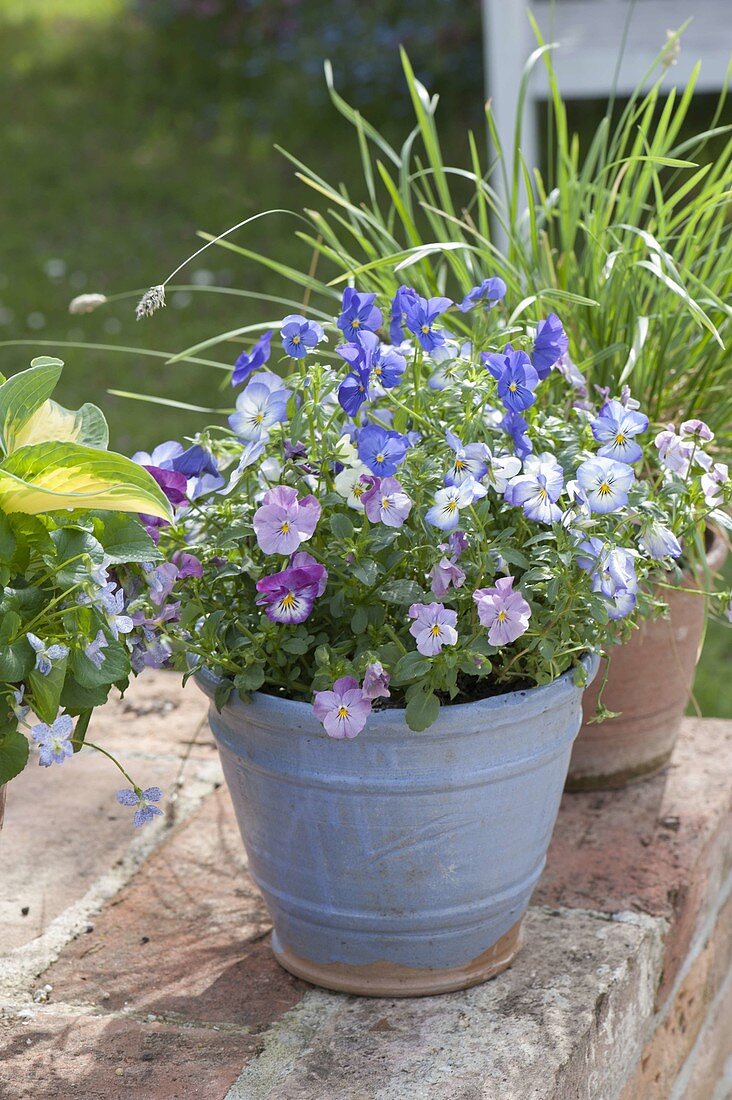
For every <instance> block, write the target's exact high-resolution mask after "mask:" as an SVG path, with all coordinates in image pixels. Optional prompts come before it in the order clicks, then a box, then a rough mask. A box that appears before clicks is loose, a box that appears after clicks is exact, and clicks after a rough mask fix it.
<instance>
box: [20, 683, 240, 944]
mask: <svg viewBox="0 0 732 1100" xmlns="http://www.w3.org/2000/svg"><path fill="white" fill-rule="evenodd" d="M206 712H207V707H206V702H205V700H204V697H203V696H202V695H201V693H200V692H199V691H198V690H197V689H196V688H195V687H193V686H192V685H191V686H189V687H188V688H186V689H185V691H183V689H182V688H181V685H180V677H179V676H176V675H175V674H174V673H165V672H150V673H149V674H148V675H147V676H145V677H144V678H141V679H139V680H136V681H134V682H133V684H132V686H131V687H130V689H129V691H128V693H127V695H126V697H125V698H124V699H121V698H118V697H113V698H112V699H110V701H109V702H108V703H107V705H106V706H105V707H102V708H100V709H99V710H98V711H97V712H96V713H95V715H94V717H93V719H92V724H91V726H90V729H89V734H88V736H89V739H90V740H91V741H94V742H96V743H98V744H100V745H101V746H102V747H103V748H105V749H107V750H109V751H111V752H114V753H116V754H118V756H119V758H120V762H121V763H122V764H123V765H124V766H125V767H126V768H127V770H128V771H129V772H130V774H131V775H132V776H133V778H134V779H135V780H136V781H137V782H139V783H140V785H141V786H143V787H147V786H159V787H161V788H162V789H163V791H164V792H165V794H166V803H165V809H166V812H167V820H168V823H171V822H172V820H173V819H174V815H173V813H172V811H173V807H174V806H175V804H176V803H175V799H176V796H177V790H178V785H179V784H180V783H181V782H184V783H186V784H192V783H195V781H196V777H197V776H198V777H199V778H200V776H201V775H202V774H203V773H204V772H205V773H206V774H207V775H208V776H209V779H210V781H211V782H217V781H220V779H221V774H220V768H219V765H218V758H217V755H216V750H215V747H214V746H213V742H212V739H211V737H210V734H209V731H208V727H207V723H206ZM127 785H128V784H127V783H126V781H125V780H124V777H122V776H121V775H120V773H119V771H118V770H117V769H116V768H115V766H114V765H113V764H112V763H111V761H109V760H107V759H106V758H105V757H104V756H102V755H101V754H100V753H97V752H95V751H94V750H93V749H84V750H83V751H82V752H80V753H78V754H76V755H75V756H74V757H72V758H71V759H70V760H67V761H65V763H64V764H63V765H62V766H60V767H53V768H40V767H38V765H37V763H36V761H35V759H34V758H33V757H32V758H31V761H30V763H29V765H28V767H27V768H26V769H25V771H24V772H23V773H22V774H21V775H20V776H18V778H17V779H16V780H14V781H13V783H12V784H11V786H10V787H9V790H8V799H7V807H6V813H5V825H4V828H3V832H2V834H1V835H0V845H1V848H0V851H1V852H2V892H1V893H0V930H1V936H0V944H1V946H0V955H5V954H6V953H7V952H8V951H10V950H12V949H14V948H17V947H20V946H21V945H23V944H26V943H28V942H29V941H31V940H32V939H33V938H35V937H37V936H39V935H41V933H42V932H43V931H44V930H45V929H46V928H47V927H48V925H49V924H50V923H51V922H52V921H53V920H54V919H55V918H56V917H57V916H58V915H59V914H60V913H61V912H63V910H65V909H66V908H67V907H68V906H70V905H71V904H72V903H73V902H74V901H75V900H76V899H78V898H79V897H80V896H82V895H83V894H85V893H86V891H87V890H88V889H89V888H90V886H91V885H92V884H93V883H94V881H95V880H96V879H97V878H98V877H99V876H100V875H102V874H103V873H104V871H105V870H106V869H107V868H108V867H110V866H113V865H114V864H116V863H117V862H118V861H119V860H121V859H122V857H123V855H124V854H125V853H126V852H127V851H128V849H129V847H130V845H131V844H132V843H133V842H134V841H135V839H136V830H135V829H134V827H133V825H132V817H131V814H130V811H129V809H126V808H125V807H123V806H120V805H119V804H118V803H117V801H116V798H115V794H116V791H117V790H118V789H119V788H120V787H122V786H127ZM171 795H172V801H171V797H170V796H171ZM79 838H83V843H79Z"/></svg>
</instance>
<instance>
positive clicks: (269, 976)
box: [40, 788, 306, 1028]
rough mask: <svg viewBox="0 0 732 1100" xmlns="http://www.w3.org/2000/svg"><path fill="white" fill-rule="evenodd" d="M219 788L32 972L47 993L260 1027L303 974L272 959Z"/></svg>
mask: <svg viewBox="0 0 732 1100" xmlns="http://www.w3.org/2000/svg"><path fill="white" fill-rule="evenodd" d="M246 867H247V865H246V856H245V852H244V847H243V845H242V843H241V838H240V836H239V831H238V828H237V826H236V821H235V818H234V812H233V809H232V806H231V800H230V799H229V796H228V792H227V791H226V790H225V789H223V788H222V789H221V790H219V791H217V792H215V794H213V795H212V796H211V797H210V798H208V799H207V800H206V802H205V803H204V805H203V806H202V807H201V808H200V810H198V811H197V812H196V813H195V814H193V815H192V816H191V817H190V818H189V819H188V820H187V821H186V822H185V823H184V824H183V825H181V826H179V827H178V828H177V829H176V830H174V831H173V833H172V834H171V835H170V836H169V837H168V838H167V839H166V841H165V842H164V843H163V844H162V845H161V846H160V847H159V848H158V849H157V851H156V852H155V853H154V854H153V855H152V856H151V857H150V858H149V859H148V860H147V862H146V863H145V864H144V865H143V867H142V868H141V869H140V870H139V871H138V873H137V874H136V875H135V877H134V878H133V879H132V881H131V882H130V883H129V884H128V885H127V886H126V887H125V888H124V889H123V890H122V891H121V892H120V893H119V894H118V896H117V897H116V898H115V899H114V900H113V902H112V903H111V904H109V905H108V906H107V907H106V908H105V910H104V911H103V912H102V913H101V914H100V916H99V917H98V918H97V919H96V920H95V921H94V927H93V930H92V931H91V932H90V933H89V934H88V935H82V936H79V937H77V939H76V940H75V941H74V942H72V943H70V944H69V945H68V947H67V948H66V950H65V951H64V952H63V955H62V957H61V958H60V959H59V960H58V961H57V962H56V963H55V964H54V965H53V966H51V968H50V969H49V970H48V971H47V972H46V973H45V974H44V975H43V976H42V977H41V979H40V984H50V985H51V986H52V987H53V999H54V1000H59V1001H62V1002H64V1003H66V1004H70V1005H76V1006H85V1007H87V1008H90V1009H93V1010H103V1011H117V1010H125V1011H132V1012H135V1013H154V1014H155V1015H158V1016H164V1017H165V1018H166V1019H171V1020H172V1019H175V1020H178V1021H180V1022H182V1023H184V1024H186V1026H187V1025H190V1024H196V1023H206V1024H231V1025H235V1026H237V1027H247V1028H260V1027H261V1026H262V1021H263V1020H264V1021H268V1020H270V1019H272V1018H276V1017H277V1016H279V1015H281V1014H282V1013H283V1012H285V1011H286V1010H287V1009H289V1008H290V1007H291V1006H292V1005H293V1004H295V1003H296V1002H297V1001H298V1000H299V999H300V998H301V997H302V996H303V993H304V991H305V989H306V986H305V983H303V982H299V981H297V980H296V979H295V978H292V977H291V976H290V975H289V974H287V973H286V972H285V971H284V970H282V969H281V967H280V966H279V965H278V964H277V963H276V962H275V960H274V957H273V956H272V953H271V951H270V949H269V943H268V942H267V941H266V937H267V936H268V933H269V931H270V927H271V925H270V922H269V917H268V915H267V912H266V910H265V908H264V904H263V902H262V899H261V896H260V894H259V892H258V891H257V890H256V888H255V887H254V885H253V884H252V881H251V879H250V878H249V876H248V875H247V870H246Z"/></svg>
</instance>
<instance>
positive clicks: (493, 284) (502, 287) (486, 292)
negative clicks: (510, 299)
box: [458, 277, 506, 313]
mask: <svg viewBox="0 0 732 1100" xmlns="http://www.w3.org/2000/svg"><path fill="white" fill-rule="evenodd" d="M505 297H506V284H505V283H504V281H503V279H499V278H497V277H496V278H494V279H484V280H483V282H482V283H479V284H478V286H474V287H473V289H472V290H469V291H468V293H467V294H466V295H465V297H464V298H463V300H462V302H461V303H460V305H459V307H458V308H459V309H460V311H461V312H462V313H467V312H468V310H469V309H472V308H473V307H474V306H476V305H477V304H478V302H485V304H486V305H487V306H488V308H489V309H491V308H492V307H493V306H494V305H495V304H496V302H500V301H501V299H502V298H505Z"/></svg>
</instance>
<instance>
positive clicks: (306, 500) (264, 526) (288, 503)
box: [252, 485, 320, 554]
mask: <svg viewBox="0 0 732 1100" xmlns="http://www.w3.org/2000/svg"><path fill="white" fill-rule="evenodd" d="M319 519H320V504H319V503H318V501H317V500H316V499H315V497H314V496H306V497H302V498H300V499H298V496H297V490H296V489H292V488H291V487H290V486H289V485H277V486H275V488H274V489H268V490H267V492H266V493H265V494H264V497H263V500H262V504H261V506H260V507H259V508H257V510H256V512H255V513H254V519H253V521H252V522H253V525H254V531H255V533H256V536H257V542H258V543H259V548H260V550H261V551H262V552H263V553H265V554H292V553H293V551H295V550H297V548H298V546H299V545H300V543H301V542H305V541H306V539H309V538H311V536H312V534H313V532H314V530H315V528H316V527H317V524H318V520H319Z"/></svg>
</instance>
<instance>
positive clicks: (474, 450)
mask: <svg viewBox="0 0 732 1100" xmlns="http://www.w3.org/2000/svg"><path fill="white" fill-rule="evenodd" d="M445 439H446V440H447V445H448V447H449V448H450V450H451V451H454V452H455V457H454V459H453V463H452V466H451V467H450V469H449V470H448V472H447V473H446V474H445V485H462V483H463V482H464V481H465V480H466V479H467V478H469V477H472V478H475V480H476V481H480V479H481V478H482V477H484V476H485V474H486V472H487V470H488V464H487V462H486V457H487V456H486V446H485V443H468V444H467V446H466V445H464V444H463V442H462V440H461V439H459V438H458V436H456V435H455V433H454V432H451V431H449V430H448V431H446V432H445Z"/></svg>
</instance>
